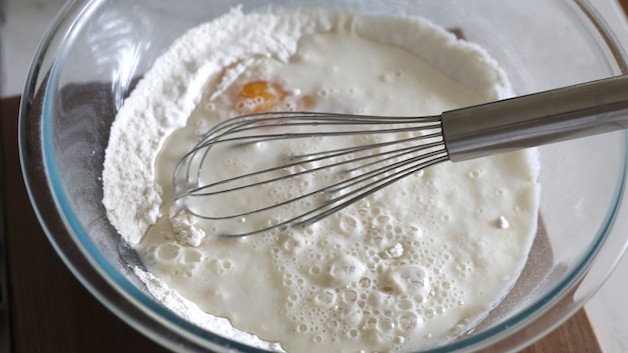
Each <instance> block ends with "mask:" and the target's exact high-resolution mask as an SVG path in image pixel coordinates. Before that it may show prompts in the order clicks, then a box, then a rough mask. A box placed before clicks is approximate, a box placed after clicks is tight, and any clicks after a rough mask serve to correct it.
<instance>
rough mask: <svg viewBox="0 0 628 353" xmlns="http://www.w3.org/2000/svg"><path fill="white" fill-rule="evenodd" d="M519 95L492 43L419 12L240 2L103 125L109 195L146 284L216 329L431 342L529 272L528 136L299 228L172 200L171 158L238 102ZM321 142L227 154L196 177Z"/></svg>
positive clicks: (317, 348)
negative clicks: (265, 9) (511, 147)
mask: <svg viewBox="0 0 628 353" xmlns="http://www.w3.org/2000/svg"><path fill="white" fill-rule="evenodd" d="M510 95H511V89H510V86H509V83H508V80H507V78H506V75H505V74H504V72H503V71H502V70H501V69H500V68H499V67H498V65H497V63H496V62H495V61H494V60H493V59H491V58H490V57H489V56H488V54H487V53H486V52H485V51H484V50H483V49H481V48H479V47H477V46H476V45H473V44H471V43H468V42H466V41H463V40H458V39H456V38H455V37H454V36H453V35H452V34H450V33H448V32H447V31H445V30H444V29H441V28H438V27H436V26H434V25H432V24H431V23H430V22H428V21H426V20H424V19H420V18H414V17H405V16H376V15H369V16H366V15H357V14H350V13H336V12H327V11H304V12H290V13H273V14H271V13H255V14H246V15H245V14H243V13H242V12H241V11H240V10H238V9H235V10H233V11H232V12H231V13H229V14H226V15H225V16H223V17H221V18H219V19H216V20H214V21H212V22H210V23H207V24H204V25H201V26H199V27H197V28H194V29H192V30H190V31H189V32H188V33H187V34H185V35H184V36H183V37H181V38H180V39H179V40H178V41H177V42H175V43H174V44H173V46H172V47H171V48H170V50H169V51H168V52H166V53H165V54H164V55H163V56H162V57H161V58H160V59H159V60H157V62H156V63H155V65H154V67H153V69H152V70H150V71H149V72H148V73H147V74H146V75H145V77H144V78H143V80H142V81H140V82H139V84H138V85H137V88H136V89H135V91H134V92H133V93H132V94H131V96H130V97H129V98H128V99H127V100H126V101H125V103H124V106H123V107H122V108H121V110H120V111H119V114H118V116H117V117H116V120H115V122H114V124H113V127H112V130H111V138H110V142H109V146H108V149H107V154H106V160H105V169H104V174H103V182H104V200H103V202H104V204H105V206H106V208H107V212H108V217H109V219H110V221H111V223H112V224H113V225H114V226H115V227H116V229H117V230H118V232H119V233H120V234H121V236H122V237H124V239H125V240H126V241H127V242H129V243H131V244H133V246H134V247H135V248H136V249H137V252H138V253H139V255H140V257H141V258H142V260H143V262H144V264H145V266H146V267H145V268H136V269H135V272H136V273H137V275H138V276H139V277H140V278H141V279H142V280H143V281H144V283H146V285H147V288H148V289H149V291H151V293H153V294H154V295H155V297H156V298H157V299H159V300H161V301H162V302H163V303H164V304H165V305H166V306H168V307H169V308H171V309H172V310H173V311H175V312H177V313H178V314H179V315H181V316H183V317H185V318H187V319H188V320H190V321H192V322H194V323H196V324H197V325H200V326H202V327H204V328H206V329H208V330H211V331H213V332H216V333H218V334H221V335H224V336H227V337H232V338H234V339H237V340H240V341H243V342H245V343H248V344H251V345H254V346H257V347H261V348H266V349H272V350H285V351H288V352H300V353H303V352H305V353H308V352H404V351H412V350H419V349H425V348H429V347H433V346H437V345H440V344H443V343H445V342H448V341H450V340H453V339H455V338H456V337H458V336H459V335H461V334H462V333H464V332H466V331H467V330H469V329H471V328H473V327H474V326H475V325H476V324H477V323H478V322H479V321H480V320H482V318H484V317H486V315H487V314H488V313H489V311H490V310H491V309H492V308H494V307H495V306H496V305H497V304H498V303H499V302H500V300H501V299H503V298H504V296H505V295H506V294H507V293H508V291H509V289H510V288H512V286H513V284H514V282H515V281H516V279H517V277H518V275H519V273H520V272H521V271H522V269H523V266H524V264H525V262H526V259H527V254H528V251H529V249H530V247H531V244H532V240H533V238H534V235H535V232H536V228H537V213H538V207H539V184H538V180H537V176H538V173H539V164H538V158H537V155H536V152H535V151H534V150H530V151H524V152H516V153H510V154H505V155H500V156H496V157H490V158H484V159H479V160H475V161H469V162H463V163H458V164H452V163H445V164H442V165H439V166H437V167H434V168H429V169H426V170H424V171H422V172H419V173H417V174H416V175H413V176H411V177H408V178H406V179H403V180H401V181H400V182H397V183H395V184H393V185H392V186H390V187H388V188H386V189H385V190H383V191H380V192H378V193H375V194H373V195H371V196H369V197H367V198H366V199H364V200H362V201H360V202H358V203H357V204H355V205H353V206H351V207H349V208H346V209H344V210H342V211H341V212H338V213H336V214H334V215H333V216H331V217H328V218H326V219H324V220H323V221H321V222H318V223H316V224H314V225H313V226H311V227H308V228H306V229H292V228H289V229H287V230H274V231H272V232H268V233H266V234H261V235H256V236H251V237H245V238H236V239H232V238H224V237H220V236H218V234H220V233H221V232H224V231H226V229H224V225H223V224H221V223H217V222H210V221H207V220H202V219H198V218H195V217H193V216H191V215H190V214H189V213H188V212H187V211H186V209H185V208H184V207H183V205H182V204H181V203H180V202H173V201H172V200H173V188H172V185H171V184H172V175H173V171H174V168H175V166H176V163H177V162H178V161H179V160H180V159H181V158H182V156H183V155H184V154H185V153H186V152H187V151H189V150H190V149H191V148H192V147H193V146H194V144H195V143H196V142H197V141H198V139H199V138H200V137H201V135H202V134H203V133H204V132H205V131H207V129H209V128H210V127H211V126H213V125H214V124H216V123H218V122H220V121H223V120H224V119H226V118H227V117H231V116H236V115H240V114H245V113H251V112H262V111H269V110H315V111H330V112H345V113H356V114H374V115H402V116H416V115H429V114H438V113H441V112H442V111H445V110H450V109H454V108H458V107H463V106H468V105H472V104H478V103H483V102H487V101H491V100H497V99H501V98H506V97H508V96H510ZM313 143H315V144H330V146H329V147H330V148H333V143H332V142H329V141H325V140H317V141H315V142H313ZM311 147H312V146H309V145H308V144H299V143H286V144H285V145H284V146H281V147H274V149H270V148H267V146H266V145H265V144H264V143H259V144H255V145H254V146H249V147H247V148H243V149H239V150H234V151H226V152H225V157H224V158H221V159H220V160H219V161H216V162H215V163H210V164H209V167H208V168H207V169H206V170H204V172H203V173H205V174H207V175H203V176H202V177H214V176H215V175H218V174H221V173H241V172H242V171H244V170H247V168H250V167H252V166H256V165H257V164H259V163H261V162H262V161H263V160H264V159H265V157H267V158H274V157H273V156H275V155H277V154H279V153H296V154H299V153H301V152H303V151H306V150H308V149H309V148H311ZM317 182H318V181H317V177H316V175H307V176H304V177H303V178H301V179H299V180H298V182H297V181H294V182H292V184H291V182H288V184H286V185H284V186H282V187H281V188H279V189H277V190H266V191H264V192H262V193H260V194H259V195H258V197H257V199H256V198H255V197H247V198H230V199H225V200H221V202H212V203H198V202H197V203H195V204H191V205H188V206H189V207H197V208H201V209H203V210H206V211H220V210H223V209H233V210H237V209H238V207H242V205H243V204H246V205H251V204H255V203H256V202H258V201H259V200H260V199H264V200H272V199H273V197H279V196H277V195H280V194H285V193H288V192H294V193H300V192H303V190H305V189H306V188H308V187H311V186H312V185H314V186H315V185H316V183H317ZM273 221H274V220H273V219H272V217H271V219H264V220H246V222H247V223H250V222H259V225H260V226H266V225H268V224H272V222H273ZM243 222H244V220H243ZM247 225H249V226H250V224H247ZM254 225H255V224H254ZM230 227H233V225H230Z"/></svg>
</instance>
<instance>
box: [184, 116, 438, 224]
mask: <svg viewBox="0 0 628 353" xmlns="http://www.w3.org/2000/svg"><path fill="white" fill-rule="evenodd" d="M448 159H449V156H448V152H447V148H446V146H445V143H444V141H443V134H442V127H441V119H440V116H428V117H382V116H366V115H346V114H332V113H310V112H268V113H258V114H251V115H245V116H240V117H236V118H232V119H229V120H226V121H224V122H222V123H220V124H218V125H216V126H214V127H213V128H212V129H211V130H209V131H208V132H207V133H206V134H204V135H203V136H202V138H201V139H200V142H198V144H197V145H196V146H195V147H194V148H193V149H192V150H191V151H190V152H189V153H187V154H186V155H185V156H184V157H183V158H182V159H181V161H180V162H179V163H178V165H177V167H176V169H175V172H174V175H173V185H174V190H175V194H176V199H177V201H178V202H179V203H181V204H182V205H183V206H184V207H185V208H186V209H187V211H188V212H190V213H191V214H193V215H194V216H196V217H199V218H202V219H205V220H208V221H211V222H220V223H221V227H219V228H220V229H223V230H226V231H222V233H221V235H225V236H246V235H252V234H256V233H261V232H265V231H269V230H272V229H284V228H287V227H294V226H308V225H311V224H313V223H315V222H317V221H319V220H321V219H323V218H325V217H327V216H329V215H331V214H333V213H334V212H336V211H339V210H341V209H343V208H345V207H347V206H349V205H351V204H353V203H355V202H357V201H359V200H361V199H363V198H364V197H366V196H368V195H370V194H372V193H374V192H376V191H378V190H380V189H382V188H384V187H386V186H387V185H390V184H392V183H394V182H395V181H397V180H400V179H402V178H404V177H406V176H409V175H412V174H415V173H417V172H420V171H421V170H422V169H423V168H426V167H429V166H431V165H434V164H437V163H440V162H443V161H446V160H448Z"/></svg>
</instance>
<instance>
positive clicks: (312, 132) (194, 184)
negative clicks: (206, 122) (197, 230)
mask: <svg viewBox="0 0 628 353" xmlns="http://www.w3.org/2000/svg"><path fill="white" fill-rule="evenodd" d="M626 128H628V76H618V77H614V78H610V79H604V80H600V81H595V82H590V83H586V84H581V85H576V86H570V87H567V88H561V89H557V90H552V91H547V92H543V93H537V94H533V95H528V96H522V97H517V98H512V99H507V100H502V101H497V102H493V103H488V104H483V105H478V106H473V107H469V108H463V109H458V110H453V111H448V112H445V113H443V114H441V115H437V116H427V117H381V116H360V115H347V114H332V113H311V112H269V113H261V114H252V115H246V116H240V117H236V118H233V119H229V120H226V121H224V122H222V123H221V124H218V125H216V126H214V127H213V128H212V129H211V130H210V131H208V132H207V133H206V134H205V135H204V136H203V137H202V139H201V141H200V142H199V143H198V144H197V145H196V146H195V147H194V148H193V149H192V150H191V151H190V152H189V153H188V154H186V155H185V156H184V157H183V158H182V160H181V161H180V162H179V164H178V166H177V168H176V170H175V172H174V176H173V184H174V189H175V193H176V194H177V196H176V198H177V199H178V200H179V201H180V202H182V203H183V204H184V205H185V207H186V208H187V209H188V211H189V212H191V213H192V214H193V215H195V216H197V217H200V218H203V219H207V220H211V221H216V222H218V221H220V222H234V226H233V227H227V228H229V229H238V230H240V231H238V232H233V233H230V234H224V235H227V236H246V235H251V234H256V233H260V232H264V231H268V230H270V229H274V228H287V227H289V226H307V225H310V224H313V223H315V222H317V221H319V220H321V219H323V218H325V217H327V216H329V215H330V214H333V213H334V212H336V211H338V210H340V209H342V208H345V207H347V206H349V205H351V204H353V203H355V202H357V201H359V200H361V199H363V198H364V197H366V196H368V195H370V194H372V193H374V192H376V191H378V190H380V189H382V188H384V187H386V186H387V185H390V184H391V183H394V182H396V181H398V180H400V179H402V178H405V177H407V176H409V175H412V174H415V173H418V172H420V171H421V170H422V169H424V168H427V167H430V166H433V165H435V164H438V163H442V162H445V161H452V162H457V161H462V160H467V159H473V158H477V157H482V156H487V155H492V154H496V153H501V152H508V151H513V150H518V149H523V148H527V147H533V146H539V145H544V144H548V143H552V142H557V141H562V140H568V139H573V138H578V137H584V136H589V135H593V134H598V133H604V132H610V131H614V130H619V129H626ZM274 144H279V145H276V146H274V147H273V145H274ZM328 145H333V146H337V147H334V148H326V146H328ZM286 146H288V147H289V148H291V149H293V150H304V151H306V153H303V154H299V155H290V154H288V153H286V152H285V150H282V148H284V149H285V148H288V147H286ZM251 161H254V162H255V163H249V162H251ZM264 161H268V163H267V164H266V165H265V164H263V162H264ZM258 164H262V165H261V167H258V168H252V165H256V166H257V165H258ZM229 166H235V167H233V168H231V167H229ZM230 168H231V169H230ZM229 170H231V171H235V172H229ZM242 171H243V172H242ZM207 174H210V175H211V177H209V178H208V177H206V175H207ZM295 185H296V190H295ZM271 196H272V197H271ZM233 203H235V204H236V205H235V206H231V204H233ZM206 205H212V207H210V208H207V207H205V206H206ZM208 209H209V211H208ZM260 225H262V226H260Z"/></svg>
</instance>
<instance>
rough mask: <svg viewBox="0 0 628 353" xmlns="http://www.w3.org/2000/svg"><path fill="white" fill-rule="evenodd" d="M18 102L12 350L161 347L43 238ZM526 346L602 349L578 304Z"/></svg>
mask: <svg viewBox="0 0 628 353" xmlns="http://www.w3.org/2000/svg"><path fill="white" fill-rule="evenodd" d="M18 106H19V98H18V97H15V98H8V99H2V100H0V117H1V118H2V125H1V135H0V136H2V146H1V148H2V154H1V155H0V157H1V158H2V164H3V169H4V173H3V176H4V177H3V180H2V188H1V189H0V192H1V195H2V202H3V203H4V222H5V226H4V243H2V242H0V251H1V250H2V249H5V250H6V253H7V257H8V265H9V268H8V281H6V280H2V277H1V276H0V285H1V286H0V287H1V288H4V289H7V292H8V298H7V297H6V296H4V297H2V296H0V304H3V303H4V304H8V307H9V309H10V317H9V322H10V330H11V335H10V340H11V342H10V343H11V347H12V348H11V349H10V352H13V353H34V352H50V353H54V352H63V353H74V352H77V353H84V352H93V353H99V352H107V353H110V352H112V353H113V352H115V353H126V352H138V351H139V352H150V353H159V352H166V350H165V349H164V348H162V347H160V346H158V345H157V344H155V343H153V342H152V341H150V340H149V339H147V338H145V337H144V336H142V335H141V334H140V333H138V332H136V331H135V330H134V329H132V328H131V327H129V326H128V325H126V324H125V323H124V322H123V321H121V320H120V319H118V317H116V316H115V315H113V314H112V313H111V312H109V311H108V310H107V309H106V308H105V307H104V306H103V305H101V304H100V303H99V302H98V301H97V300H96V299H95V298H94V297H92V295H91V294H90V293H89V292H88V291H87V290H86V289H85V288H83V287H82V285H81V284H80V283H79V282H78V281H77V280H76V279H75V278H74V277H73V275H72V274H71V273H70V272H69V270H68V269H67V268H66V267H65V265H64V264H63V263H62V261H61V260H60V258H59V257H58V256H57V254H56V253H55V251H54V249H53V248H52V246H51V245H50V243H49V242H48V239H47V238H46V236H45V234H44V233H43V231H42V229H41V228H40V226H39V223H38V221H37V219H36V217H35V214H34V212H33V209H32V208H31V205H30V203H29V201H28V198H27V195H26V190H25V187H24V183H23V181H22V177H21V173H20V167H19V161H18V152H17V116H18ZM0 240H2V237H1V236H0ZM0 257H1V256H0ZM0 293H2V292H0ZM0 307H1V306H0ZM0 327H2V323H1V322H0ZM0 340H2V337H1V336H0ZM4 351H6V348H5V349H3V347H2V344H1V343H0V352H4ZM524 352H526V353H550V352H551V353H561V352H586V353H589V352H590V353H599V352H601V350H600V347H599V345H598V343H597V339H596V338H595V335H594V334H593V331H592V330H591V325H590V324H589V321H588V319H587V316H586V314H585V312H584V311H582V310H581V311H580V312H578V313H577V314H576V315H575V316H574V317H572V318H571V319H570V320H569V321H567V322H566V323H565V324H563V325H562V326H560V327H559V328H558V329H557V330H555V331H554V332H553V333H551V334H550V335H548V336H547V337H545V338H544V339H542V340H541V341H539V342H537V343H536V344H534V345H533V346H531V347H529V348H528V349H526V350H524Z"/></svg>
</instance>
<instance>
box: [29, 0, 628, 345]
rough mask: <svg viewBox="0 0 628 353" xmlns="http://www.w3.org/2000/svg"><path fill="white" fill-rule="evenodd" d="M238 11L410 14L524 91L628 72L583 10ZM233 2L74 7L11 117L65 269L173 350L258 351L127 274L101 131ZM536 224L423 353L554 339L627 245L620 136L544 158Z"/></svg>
mask: <svg viewBox="0 0 628 353" xmlns="http://www.w3.org/2000/svg"><path fill="white" fill-rule="evenodd" d="M238 4H240V5H241V6H242V9H243V10H244V11H245V12H250V11H259V10H264V9H267V8H268V6H269V5H272V6H275V7H282V8H312V7H326V8H336V9H350V10H353V11H361V12H368V13H406V14H414V15H420V16H423V17H426V18H428V19H430V20H431V21H433V22H435V23H436V24H439V25H441V26H443V27H447V28H457V29H459V30H461V31H462V32H463V33H464V36H465V38H466V39H467V40H469V41H471V42H475V43H477V44H479V45H481V46H482V47H484V48H485V49H486V50H487V51H488V52H489V53H490V54H491V55H492V56H493V57H494V58H496V59H497V60H498V61H499V62H500V63H501V65H502V67H504V69H505V70H506V71H507V73H508V75H509V76H510V79H511V81H512V84H513V86H514V88H515V90H516V92H517V93H518V94H525V93H531V92H535V91H540V90H545V89H550V88H555V87H560V86H565V85H569V84H575V83H579V82H584V81H589V80H594V79H599V78H604V77H609V76H613V75H618V74H623V73H626V71H627V69H626V60H627V59H626V56H625V55H624V54H623V52H622V50H621V49H620V48H619V47H618V45H617V42H616V41H615V40H614V38H613V36H612V35H611V34H610V33H609V31H608V30H607V28H606V26H605V25H604V23H603V22H602V21H601V20H600V18H599V16H598V15H597V14H596V13H595V11H594V10H593V9H592V8H591V6H590V5H589V4H588V3H587V2H585V1H573V0H572V1H569V0H528V1H525V2H522V1H497V2H496V1H491V0H473V1H471V0H459V1H429V0H426V1H403V0H394V1H393V0H388V1H384V0H381V1H377V0H371V1H353V0H343V1H338V0H333V1H332V0H318V1H306V0H303V1H297V0H285V1H280V0H277V1H259V0H243V1H240V2H239V3H238ZM235 5H237V4H236V3H232V2H227V1H207V0H188V1H185V2H183V1H180V2H172V1H159V0H136V1H126V0H108V1H104V0H94V1H70V2H68V3H67V4H66V6H65V7H64V9H63V10H62V12H61V13H60V14H59V15H58V17H57V18H56V21H55V22H54V24H53V25H52V27H51V29H50V30H49V32H48V33H47V35H46V37H45V38H44V40H43V42H42V44H41V46H40V48H39V51H38V53H37V55H36V57H35V59H34V62H33V65H32V68H31V71H30V76H29V78H28V81H27V82H28V83H27V87H26V88H25V91H24V95H23V97H24V98H25V99H23V101H22V107H21V108H22V109H21V120H20V152H21V160H22V165H23V171H24V175H25V179H26V183H27V186H28V190H29V193H30V197H31V199H32V202H33V205H34V207H35V209H36V212H37V214H38V217H39V219H40V222H41V224H42V227H43V228H44V229H45V231H46V233H47V235H48V237H49V239H50V241H51V242H52V244H53V245H54V247H55V249H56V250H57V252H58V253H59V256H61V257H62V258H63V260H64V261H65V263H66V264H67V266H68V267H69V268H70V269H71V270H72V271H73V273H74V274H75V275H76V276H77V277H78V278H79V279H80V281H81V282H82V283H83V284H84V285H85V286H86V287H87V288H88V289H89V290H90V291H91V293H92V294H93V295H94V296H95V297H97V298H98V299H99V300H100V301H101V302H102V303H103V304H104V305H106V306H107V307H108V308H109V309H110V310H112V311H113V312H114V313H116V314H117V315H118V316H119V317H120V318H121V320H123V321H125V322H126V323H128V324H129V325H131V326H133V327H135V328H136V329H137V330H139V331H141V332H143V333H144V334H145V335H147V336H149V337H151V338H152V339H154V340H155V341H157V342H159V343H161V344H163V345H164V346H166V347H169V348H171V349H173V350H178V351H190V352H200V351H207V350H213V351H216V352H227V351H228V352H262V351H261V350H258V349H255V348H252V347H250V346H247V345H244V344H241V343H239V342H235V341H232V340H230V339H227V338H224V337H221V336H219V335H217V334H214V333H212V332H208V331H205V330H203V329H201V328H199V327H197V326H195V325H193V324H191V323H189V322H187V321H185V320H183V319H181V318H180V317H178V316H177V315H175V314H173V313H172V312H170V311H169V310H168V309H166V308H165V307H164V306H162V305H161V304H160V303H159V302H158V301H156V300H155V299H154V298H153V297H152V296H151V295H150V294H148V293H147V291H146V290H145V288H144V286H143V285H142V284H141V282H139V281H138V280H137V278H135V276H134V275H133V273H132V271H131V266H130V265H135V264H138V258H137V255H136V254H135V253H134V251H133V249H132V248H131V247H129V246H128V245H127V244H125V243H124V242H122V241H121V239H120V237H119V236H118V235H117V234H116V232H115V230H114V229H113V227H112V226H111V225H110V224H109V222H108V220H107V218H106V216H105V210H104V207H103V205H102V203H101V200H102V183H101V179H100V177H101V173H102V165H103V159H104V150H105V147H106V144H107V142H108V136H109V128H110V125H111V122H112V120H113V118H114V116H115V113H116V111H117V110H118V109H119V108H120V106H121V104H122V103H123V101H124V99H125V97H126V96H127V95H128V93H129V92H130V91H131V90H132V88H133V86H134V83H135V82H136V81H137V79H139V78H141V77H142V75H143V74H144V73H145V72H146V71H147V70H148V69H149V68H150V67H151V65H152V64H153V62H154V61H155V59H156V58H157V57H158V56H159V55H160V54H162V53H164V51H165V50H166V48H167V47H168V46H169V45H170V43H172V41H173V40H174V39H175V38H177V37H179V36H180V35H181V34H183V33H184V32H185V31H186V30H187V29H189V28H191V27H192V26H195V25H197V24H200V23H202V22H205V21H209V20H211V19H213V18H216V17H217V16H219V15H221V14H223V13H225V12H226V11H228V10H229V9H230V8H231V7H233V6H235ZM540 155H541V164H542V166H541V170H542V172H541V183H542V196H541V210H540V218H541V226H540V228H539V233H538V235H537V238H536V242H535V243H534V246H533V249H532V252H531V254H530V257H529V261H528V265H527V267H526V269H525V271H524V273H523V274H522V276H521V278H520V280H519V281H518V282H517V285H516V287H515V288H514V289H513V291H512V292H511V293H510V295H509V296H508V297H507V298H506V300H504V302H503V303H502V304H501V305H500V306H499V307H498V308H496V309H495V310H493V311H492V312H491V313H490V315H489V317H488V318H487V319H486V320H485V321H484V322H482V323H481V324H480V326H478V327H477V328H476V329H475V330H473V331H472V332H467V333H466V334H464V335H463V336H462V337H460V338H459V339H458V340H457V341H455V342H450V343H448V344H446V345H443V346H442V347H438V348H435V349H433V352H445V351H460V352H461V351H465V352H466V351H473V350H478V349H484V350H486V351H488V352H492V351H495V352H498V351H499V352H501V351H508V350H517V349H520V348H522V347H523V346H525V345H528V344H530V343H531V342H532V341H534V340H536V339H538V338H539V337H541V336H542V335H544V334H545V333H547V332H549V331H550V330H552V329H553V328H555V327H556V326H558V325H559V324H561V323H562V322H563V321H564V320H566V319H567V318H568V317H569V316H570V315H571V314H573V313H574V312H575V311H577V310H578V309H579V308H581V307H582V305H583V304H584V302H585V301H586V300H587V299H588V298H589V297H590V296H591V295H592V294H593V293H594V292H595V290H596V289H597V288H598V287H599V286H600V285H601V284H602V282H603V281H604V279H605V278H606V277H607V276H608V274H609V272H610V271H611V270H612V269H613V267H614V266H615V264H616V263H617V261H618V260H619V258H620V256H621V254H622V253H623V250H624V249H625V247H626V243H627V239H628V232H627V231H628V217H627V209H626V208H627V207H628V205H626V201H625V200H624V197H623V196H624V187H625V182H626V134H625V133H624V132H616V133H611V134H607V135H604V136H597V137H591V138H586V139H581V140H578V141H571V142H565V143H560V144H555V145H551V146H546V147H542V148H541V149H540Z"/></svg>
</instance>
